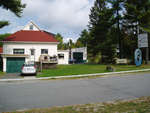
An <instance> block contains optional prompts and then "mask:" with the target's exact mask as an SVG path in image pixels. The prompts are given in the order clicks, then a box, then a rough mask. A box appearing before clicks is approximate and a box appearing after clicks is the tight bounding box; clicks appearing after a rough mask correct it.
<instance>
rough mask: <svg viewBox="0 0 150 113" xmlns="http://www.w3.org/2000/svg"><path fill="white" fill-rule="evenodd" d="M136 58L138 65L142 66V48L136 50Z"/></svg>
mask: <svg viewBox="0 0 150 113" xmlns="http://www.w3.org/2000/svg"><path fill="white" fill-rule="evenodd" d="M134 59H135V64H136V66H140V65H141V64H142V52H141V50H140V49H136V50H135V53H134Z"/></svg>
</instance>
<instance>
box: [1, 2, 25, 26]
mask: <svg viewBox="0 0 150 113" xmlns="http://www.w3.org/2000/svg"><path fill="white" fill-rule="evenodd" d="M25 6H26V5H25V4H22V3H21V0H0V7H2V8H3V9H6V10H10V11H11V12H13V13H14V14H15V15H16V16H17V17H21V14H22V11H23V9H24V8H25ZM6 25H9V22H8V21H0V28H2V27H4V26H6Z"/></svg>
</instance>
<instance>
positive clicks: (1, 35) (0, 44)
mask: <svg viewBox="0 0 150 113" xmlns="http://www.w3.org/2000/svg"><path fill="white" fill-rule="evenodd" d="M10 35H11V34H10V33H6V34H0V41H2V40H3V39H5V38H6V37H8V36H10ZM0 46H2V42H0Z"/></svg>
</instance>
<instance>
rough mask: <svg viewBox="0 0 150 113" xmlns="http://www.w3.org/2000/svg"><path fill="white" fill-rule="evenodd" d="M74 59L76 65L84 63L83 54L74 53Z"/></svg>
mask: <svg viewBox="0 0 150 113" xmlns="http://www.w3.org/2000/svg"><path fill="white" fill-rule="evenodd" d="M73 59H74V60H75V63H83V53H82V52H73Z"/></svg>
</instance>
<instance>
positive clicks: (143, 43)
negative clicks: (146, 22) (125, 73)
mask: <svg viewBox="0 0 150 113" xmlns="http://www.w3.org/2000/svg"><path fill="white" fill-rule="evenodd" d="M138 48H146V56H145V57H146V58H145V59H146V62H145V63H146V64H148V60H149V49H148V34H147V33H143V34H139V35H138Z"/></svg>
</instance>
